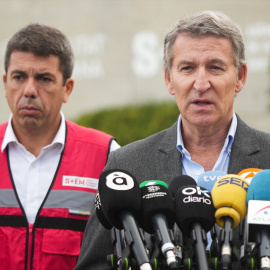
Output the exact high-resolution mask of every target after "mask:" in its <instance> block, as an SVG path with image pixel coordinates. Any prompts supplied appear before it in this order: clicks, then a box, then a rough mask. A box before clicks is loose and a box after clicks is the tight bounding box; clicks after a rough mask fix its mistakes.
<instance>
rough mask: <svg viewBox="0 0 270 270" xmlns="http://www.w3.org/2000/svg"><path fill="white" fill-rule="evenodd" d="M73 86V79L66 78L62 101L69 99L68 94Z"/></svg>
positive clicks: (65, 101)
mask: <svg viewBox="0 0 270 270" xmlns="http://www.w3.org/2000/svg"><path fill="white" fill-rule="evenodd" d="M73 87H74V79H72V78H69V79H67V81H66V84H65V86H64V88H65V93H64V97H63V102H64V103H67V102H68V99H69V96H70V94H71V93H72V90H73Z"/></svg>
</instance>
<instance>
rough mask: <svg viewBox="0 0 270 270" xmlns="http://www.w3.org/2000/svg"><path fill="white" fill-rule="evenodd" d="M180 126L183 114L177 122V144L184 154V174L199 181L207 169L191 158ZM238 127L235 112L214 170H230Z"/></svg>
mask: <svg viewBox="0 0 270 270" xmlns="http://www.w3.org/2000/svg"><path fill="white" fill-rule="evenodd" d="M180 127H181V115H180V116H179V118H178V123H177V146H176V147H177V149H178V150H179V151H180V153H181V155H182V168H183V169H182V174H186V175H189V176H191V177H192V178H194V180H195V181H198V178H199V176H200V175H201V174H202V173H204V172H205V171H204V168H203V167H202V166H201V165H200V164H198V163H196V162H194V161H192V160H191V156H190V154H189V152H188V151H187V149H186V148H185V146H184V142H183V138H182V133H181V128H180ZM236 128H237V117H236V115H235V113H234V114H233V119H232V123H231V126H230V129H229V132H228V135H227V137H226V139H225V142H224V145H223V147H222V150H221V152H220V155H219V157H218V159H217V161H216V164H215V165H214V168H213V169H212V171H223V172H225V173H227V172H228V168H229V162H230V155H231V147H232V143H233V140H234V136H235V132H236Z"/></svg>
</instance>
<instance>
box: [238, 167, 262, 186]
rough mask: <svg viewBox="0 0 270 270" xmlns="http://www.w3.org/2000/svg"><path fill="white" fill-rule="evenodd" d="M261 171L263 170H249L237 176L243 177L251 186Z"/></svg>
mask: <svg viewBox="0 0 270 270" xmlns="http://www.w3.org/2000/svg"><path fill="white" fill-rule="evenodd" d="M261 170H262V169H258V168H247V169H244V170H242V171H241V172H239V173H238V174H237V175H239V176H241V177H243V178H244V179H245V180H246V181H247V182H248V183H249V184H250V182H251V180H252V178H253V177H254V176H255V175H256V174H257V173H258V172H260V171H261Z"/></svg>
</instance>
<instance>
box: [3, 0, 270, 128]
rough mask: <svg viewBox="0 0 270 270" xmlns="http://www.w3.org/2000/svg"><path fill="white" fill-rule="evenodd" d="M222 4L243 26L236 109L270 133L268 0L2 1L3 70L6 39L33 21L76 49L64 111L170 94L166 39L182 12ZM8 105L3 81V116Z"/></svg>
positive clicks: (75, 112)
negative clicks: (243, 73) (243, 75)
mask: <svg viewBox="0 0 270 270" xmlns="http://www.w3.org/2000/svg"><path fill="white" fill-rule="evenodd" d="M200 10H219V11H223V12H225V13H226V14H227V15H228V16H230V17H231V18H232V19H233V20H234V21H235V22H236V23H237V24H238V26H239V28H240V29H241V31H242V33H243V36H244V41H245V44H246V57H247V63H248V80H247V83H246V85H245V87H244V89H243V90H242V92H241V93H240V94H239V95H238V96H237V97H236V102H235V111H236V112H237V113H238V114H239V115H240V117H241V118H242V119H243V120H245V121H246V122H247V123H248V124H249V125H251V126H253V127H255V128H258V129H261V130H264V131H267V132H270V112H269V108H270V106H269V104H270V90H269V89H270V82H269V74H270V71H269V63H270V54H269V52H270V15H269V10H270V1H267V0H203V1H202V0H201V1H195V0H63V1H62V0H46V1H45V0H1V1H0V26H1V27H0V63H1V65H0V72H2V73H3V72H4V69H3V55H4V51H5V46H6V43H7V40H8V39H9V38H10V37H11V36H12V35H13V34H14V33H15V32H16V31H17V30H18V29H19V28H21V27H23V26H25V25H27V24H28V23H33V22H39V23H43V24H47V25H51V26H54V27H56V28H59V29H60V30H62V31H63V32H64V33H65V34H66V35H67V36H68V37H69V39H70V41H71V43H72V47H73V50H74V54H75V59H76V61H75V69H74V73H73V77H74V78H75V89H74V91H73V93H72V95H71V97H70V100H69V102H68V103H67V104H65V105H64V107H63V111H64V113H65V115H66V118H67V119H71V120H72V119H74V118H76V117H78V116H79V115H80V114H82V113H85V112H91V111H96V110H100V109H104V108H115V107H118V106H124V105H129V104H130V105H131V104H132V105H134V104H142V103H147V102H160V101H170V100H171V101H173V97H171V96H170V94H169V93H168V91H167V89H166V87H165V84H164V79H163V68H162V46H163V38H164V35H165V34H166V32H167V31H169V30H170V29H171V27H172V26H173V25H174V24H175V23H176V21H177V20H178V19H180V18H182V17H183V16H186V15H189V14H192V13H194V12H196V11H200ZM9 115H10V111H9V108H8V105H7V104H6V100H5V97H4V88H3V84H0V122H3V121H5V120H7V119H8V117H9Z"/></svg>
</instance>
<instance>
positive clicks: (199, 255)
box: [191, 222, 209, 270]
mask: <svg viewBox="0 0 270 270" xmlns="http://www.w3.org/2000/svg"><path fill="white" fill-rule="evenodd" d="M191 240H192V245H193V246H194V248H195V255H196V259H197V263H196V266H197V269H198V270H209V265H208V260H207V256H206V251H205V248H206V243H207V240H206V234H205V231H204V230H203V229H202V226H201V225H200V224H199V223H197V222H195V223H193V226H192V231H191Z"/></svg>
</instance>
